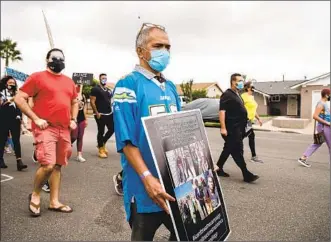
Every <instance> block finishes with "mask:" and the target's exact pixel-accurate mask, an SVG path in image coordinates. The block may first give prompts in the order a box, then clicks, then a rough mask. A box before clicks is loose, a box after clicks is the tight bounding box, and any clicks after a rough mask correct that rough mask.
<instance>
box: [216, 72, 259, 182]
mask: <svg viewBox="0 0 331 242" xmlns="http://www.w3.org/2000/svg"><path fill="white" fill-rule="evenodd" d="M230 82H231V88H229V89H228V90H226V91H225V92H224V93H223V95H222V96H221V98H220V112H219V116H220V124H221V135H222V137H223V139H224V141H225V143H224V148H223V151H222V154H221V155H220V157H219V159H218V162H217V166H218V167H219V170H218V171H217V174H218V175H219V176H224V177H229V176H230V175H229V174H227V173H225V172H224V170H223V166H224V164H225V162H226V160H227V159H228V157H229V156H230V155H231V156H232V158H233V159H234V161H235V162H236V164H237V165H238V166H239V168H240V169H241V171H242V173H243V177H244V181H245V182H253V181H255V180H257V179H258V178H259V176H257V175H254V174H252V173H251V172H249V171H248V170H247V167H246V163H245V159H244V144H243V138H244V135H245V128H246V125H247V111H246V108H245V106H244V102H243V100H242V98H241V97H240V94H239V91H240V90H241V89H243V87H244V81H243V78H242V76H241V75H240V74H237V73H235V74H233V75H231V80H230Z"/></svg>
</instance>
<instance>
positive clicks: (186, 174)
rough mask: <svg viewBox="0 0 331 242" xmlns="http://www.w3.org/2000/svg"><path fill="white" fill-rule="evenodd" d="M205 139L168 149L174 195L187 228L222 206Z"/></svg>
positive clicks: (167, 154) (167, 155)
mask: <svg viewBox="0 0 331 242" xmlns="http://www.w3.org/2000/svg"><path fill="white" fill-rule="evenodd" d="M206 149H207V146H206V144H205V143H204V141H203V140H201V141H198V142H195V143H192V144H190V145H188V146H184V147H181V148H178V149H175V150H171V151H168V152H166V157H167V160H168V164H169V166H170V170H171V174H172V178H173V183H174V187H175V196H176V200H177V203H178V207H179V210H180V213H181V217H182V220H183V222H184V224H185V225H186V227H190V225H192V226H194V224H199V223H200V222H201V221H202V220H204V219H205V218H206V217H207V216H208V215H209V214H211V213H212V212H213V211H215V210H216V209H217V208H218V207H219V206H220V197H219V194H218V192H217V188H216V185H215V182H218V181H215V180H214V178H213V174H212V170H211V167H210V165H209V164H212V161H208V157H207V154H206V152H205V151H206Z"/></svg>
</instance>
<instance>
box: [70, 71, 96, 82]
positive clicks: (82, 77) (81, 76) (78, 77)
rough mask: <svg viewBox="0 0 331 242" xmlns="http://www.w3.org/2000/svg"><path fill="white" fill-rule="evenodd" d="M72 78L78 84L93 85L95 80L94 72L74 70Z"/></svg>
mask: <svg viewBox="0 0 331 242" xmlns="http://www.w3.org/2000/svg"><path fill="white" fill-rule="evenodd" d="M72 80H73V81H74V82H75V83H76V84H78V85H91V84H92V81H93V74H92V73H76V72H74V73H73V74H72Z"/></svg>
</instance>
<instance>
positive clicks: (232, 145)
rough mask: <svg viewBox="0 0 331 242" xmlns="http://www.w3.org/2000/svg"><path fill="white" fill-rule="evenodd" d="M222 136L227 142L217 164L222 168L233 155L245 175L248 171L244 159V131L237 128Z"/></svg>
mask: <svg viewBox="0 0 331 242" xmlns="http://www.w3.org/2000/svg"><path fill="white" fill-rule="evenodd" d="M222 137H223V139H224V141H225V143H224V147H223V151H222V154H221V155H220V157H219V159H218V162H217V166H218V167H219V168H220V169H221V170H222V169H223V166H224V164H225V162H226V160H227V159H228V158H229V156H230V155H231V156H232V158H233V159H234V161H235V162H236V164H237V166H239V168H240V169H241V171H242V172H243V174H244V175H245V173H247V167H246V162H245V159H244V143H243V131H241V130H240V129H236V130H233V131H231V132H229V133H228V135H227V136H222Z"/></svg>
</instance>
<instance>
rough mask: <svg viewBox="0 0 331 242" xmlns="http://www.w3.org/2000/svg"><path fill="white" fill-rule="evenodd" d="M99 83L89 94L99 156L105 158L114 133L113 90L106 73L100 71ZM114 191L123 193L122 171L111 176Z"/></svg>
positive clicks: (119, 193)
mask: <svg viewBox="0 0 331 242" xmlns="http://www.w3.org/2000/svg"><path fill="white" fill-rule="evenodd" d="M99 81H100V84H99V85H97V86H95V87H93V88H92V90H91V94H90V99H91V106H92V109H93V112H94V118H95V121H96V122H97V126H98V135H97V140H98V149H99V157H100V158H107V157H108V151H107V149H106V143H107V141H108V140H109V138H110V137H111V136H112V135H113V133H114V121H113V110H112V106H111V99H112V97H113V92H112V90H110V89H109V88H108V87H106V84H107V75H106V74H104V73H102V74H100V75H99ZM105 126H107V129H108V130H107V132H106V134H104V133H105ZM113 181H114V185H115V191H116V193H117V194H118V195H123V186H122V171H121V172H120V173H118V174H117V175H114V177H113Z"/></svg>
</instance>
